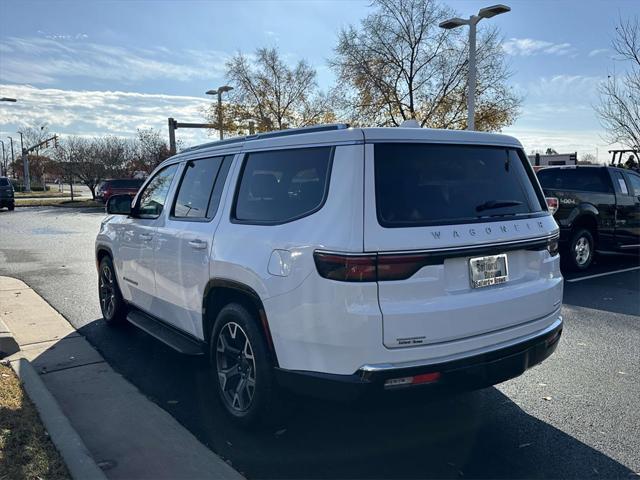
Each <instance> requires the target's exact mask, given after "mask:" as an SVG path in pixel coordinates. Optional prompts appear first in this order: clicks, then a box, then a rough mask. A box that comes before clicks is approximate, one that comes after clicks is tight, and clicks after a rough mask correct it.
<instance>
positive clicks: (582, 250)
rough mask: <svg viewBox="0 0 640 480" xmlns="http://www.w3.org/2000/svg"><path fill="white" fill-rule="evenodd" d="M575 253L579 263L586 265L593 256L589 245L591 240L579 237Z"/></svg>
mask: <svg viewBox="0 0 640 480" xmlns="http://www.w3.org/2000/svg"><path fill="white" fill-rule="evenodd" d="M574 254H575V259H576V263H577V264H578V265H584V264H585V263H587V262H588V261H589V258H590V257H591V246H590V245H589V240H587V239H586V238H585V237H580V238H578V240H577V241H576V244H575V247H574Z"/></svg>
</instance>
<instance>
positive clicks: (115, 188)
mask: <svg viewBox="0 0 640 480" xmlns="http://www.w3.org/2000/svg"><path fill="white" fill-rule="evenodd" d="M143 182H144V180H143V179H137V178H123V179H113V180H105V181H104V182H102V183H101V184H100V187H98V191H97V192H96V199H97V200H100V201H102V202H103V203H107V202H108V201H109V198H110V197H111V196H112V195H123V194H129V195H131V197H134V196H135V194H136V193H138V190H139V189H140V187H141V186H142V183H143Z"/></svg>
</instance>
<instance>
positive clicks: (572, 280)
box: [565, 267, 640, 283]
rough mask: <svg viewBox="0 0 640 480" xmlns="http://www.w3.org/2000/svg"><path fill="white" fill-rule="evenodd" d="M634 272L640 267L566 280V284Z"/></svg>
mask: <svg viewBox="0 0 640 480" xmlns="http://www.w3.org/2000/svg"><path fill="white" fill-rule="evenodd" d="M633 270H640V267H631V268H623V269H622V270H614V271H613V272H604V273H596V274H595V275H587V276H586V277H580V278H572V279H571V280H565V282H568V283H573V282H580V281H582V280H590V279H592V278H598V277H606V276H607V275H614V274H616V273H623V272H631V271H633Z"/></svg>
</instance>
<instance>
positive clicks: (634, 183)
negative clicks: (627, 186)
mask: <svg viewBox="0 0 640 480" xmlns="http://www.w3.org/2000/svg"><path fill="white" fill-rule="evenodd" d="M627 180H629V183H631V189H632V190H633V193H634V195H636V196H639V197H640V175H636V174H635V173H627Z"/></svg>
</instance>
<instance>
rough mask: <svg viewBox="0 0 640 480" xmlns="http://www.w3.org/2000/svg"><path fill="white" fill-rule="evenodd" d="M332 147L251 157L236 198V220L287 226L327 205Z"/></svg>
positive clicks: (263, 153) (262, 153) (251, 155)
mask: <svg viewBox="0 0 640 480" xmlns="http://www.w3.org/2000/svg"><path fill="white" fill-rule="evenodd" d="M332 150H333V149H332V148H331V147H318V148H304V149H293V150H277V151H269V152H256V153H249V154H248V155H247V158H246V160H245V163H244V166H243V169H242V174H241V179H240V187H239V188H238V192H237V194H236V202H235V208H234V219H235V220H237V221H240V222H246V223H285V222H289V221H292V220H296V219H298V218H302V217H304V216H307V215H310V214H312V213H314V212H316V211H317V210H318V209H319V208H320V207H321V206H322V204H323V203H324V199H325V197H326V190H327V186H328V183H329V182H328V177H329V173H330V165H331V158H332Z"/></svg>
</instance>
